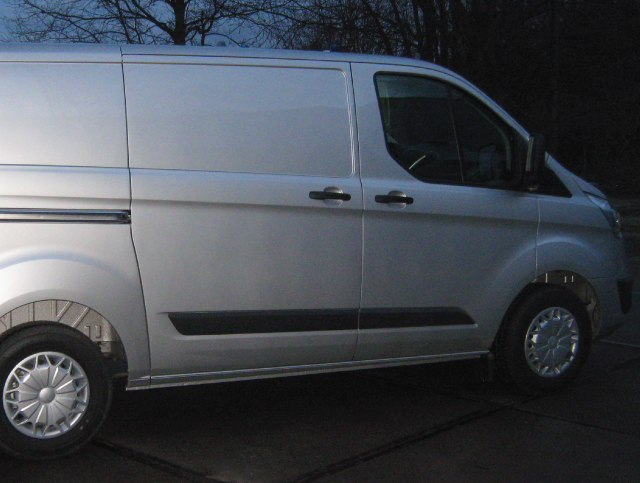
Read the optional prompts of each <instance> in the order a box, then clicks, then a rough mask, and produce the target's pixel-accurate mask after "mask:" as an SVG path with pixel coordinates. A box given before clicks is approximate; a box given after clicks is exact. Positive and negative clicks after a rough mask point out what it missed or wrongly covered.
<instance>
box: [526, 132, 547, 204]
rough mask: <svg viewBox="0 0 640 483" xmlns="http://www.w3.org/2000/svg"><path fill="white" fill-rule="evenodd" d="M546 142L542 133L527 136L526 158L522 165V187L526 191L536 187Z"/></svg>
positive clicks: (543, 159) (544, 154)
mask: <svg viewBox="0 0 640 483" xmlns="http://www.w3.org/2000/svg"><path fill="white" fill-rule="evenodd" d="M546 155H547V151H546V143H545V139H544V136H543V135H542V134H532V135H531V136H529V146H528V148H527V159H526V161H525V166H524V178H523V179H524V187H525V189H527V190H528V191H535V190H537V189H538V184H539V183H540V173H541V172H542V167H543V166H544V162H545V159H546Z"/></svg>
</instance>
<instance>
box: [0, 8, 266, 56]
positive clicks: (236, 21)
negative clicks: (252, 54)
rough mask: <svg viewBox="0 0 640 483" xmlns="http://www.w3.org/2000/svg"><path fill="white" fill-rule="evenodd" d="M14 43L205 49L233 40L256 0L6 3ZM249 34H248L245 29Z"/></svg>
mask: <svg viewBox="0 0 640 483" xmlns="http://www.w3.org/2000/svg"><path fill="white" fill-rule="evenodd" d="M9 3H10V5H11V6H12V8H13V11H14V15H13V17H11V18H8V19H5V20H6V24H7V28H8V30H9V32H10V34H11V35H12V36H13V37H14V38H15V39H18V40H20V41H25V42H41V41H58V42H116V43H139V44H176V45H185V44H195V45H207V44H208V43H209V42H210V41H211V38H212V37H213V36H217V37H218V38H217V41H218V42H219V41H220V36H222V37H226V38H227V39H228V40H230V41H232V42H233V41H235V40H236V39H237V38H238V36H237V32H238V30H239V29H241V28H242V26H241V24H242V21H245V20H247V19H248V18H250V17H251V16H252V15H254V14H255V13H256V12H258V11H259V10H260V9H261V8H262V5H261V0H247V1H240V2H238V1H235V0H9ZM247 32H249V31H247Z"/></svg>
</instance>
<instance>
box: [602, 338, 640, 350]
mask: <svg viewBox="0 0 640 483" xmlns="http://www.w3.org/2000/svg"><path fill="white" fill-rule="evenodd" d="M598 342H604V343H605V344H610V345H619V346H622V347H633V348H634V349H640V345H638V344H629V343H627V342H618V341H615V340H607V339H600V340H599V341H598Z"/></svg>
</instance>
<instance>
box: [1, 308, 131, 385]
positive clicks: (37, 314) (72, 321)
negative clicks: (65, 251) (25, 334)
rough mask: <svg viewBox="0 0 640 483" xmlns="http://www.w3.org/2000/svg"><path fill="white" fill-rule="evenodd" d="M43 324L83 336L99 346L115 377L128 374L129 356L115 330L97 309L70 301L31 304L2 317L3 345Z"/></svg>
mask: <svg viewBox="0 0 640 483" xmlns="http://www.w3.org/2000/svg"><path fill="white" fill-rule="evenodd" d="M42 324H59V325H61V326H65V327H69V328H70V329H72V330H74V331H76V332H78V333H80V334H83V335H84V336H85V337H86V338H87V339H88V340H90V341H91V342H93V343H94V344H95V345H97V346H98V348H99V350H100V352H101V353H102V355H103V357H104V358H105V360H107V361H108V364H109V368H110V371H111V372H112V373H113V374H114V375H116V374H122V373H126V369H127V356H126V352H125V349H124V344H123V343H122V340H121V339H120V336H119V334H118V331H117V330H116V328H115V327H114V326H113V325H112V324H111V323H110V322H109V321H108V320H107V319H106V318H105V317H103V316H102V315H101V314H100V313H98V312H97V311H96V310H94V309H92V308H90V307H88V306H86V305H83V304H81V303H78V302H73V301H70V300H57V299H50V300H39V301H36V302H30V303H27V304H24V305H21V306H20V307H17V308H15V309H13V310H11V311H9V312H7V313H5V314H4V315H2V316H0V343H1V342H2V341H3V340H4V339H5V338H7V337H11V336H12V334H14V333H16V332H18V331H20V330H24V329H25V328H27V327H31V326H34V325H42Z"/></svg>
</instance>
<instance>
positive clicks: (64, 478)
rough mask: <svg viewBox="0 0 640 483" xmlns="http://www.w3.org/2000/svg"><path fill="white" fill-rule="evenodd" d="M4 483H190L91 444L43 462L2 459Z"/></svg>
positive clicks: (0, 468) (1, 473)
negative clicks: (79, 450) (66, 455)
mask: <svg viewBox="0 0 640 483" xmlns="http://www.w3.org/2000/svg"><path fill="white" fill-rule="evenodd" d="M0 481H1V482H2V483H73V482H78V483H80V482H81V483H123V482H135V483H187V482H189V481H190V480H188V479H183V478H180V477H179V476H176V475H175V473H174V474H171V473H169V472H167V471H162V470H158V469H156V468H154V467H152V466H150V465H147V464H144V463H140V462H138V461H135V460H133V459H131V458H129V457H126V456H123V455H119V454H117V453H114V452H112V451H109V450H106V449H103V448H100V447H98V446H96V445H89V446H88V447H87V448H86V449H84V450H83V451H82V452H81V453H79V454H77V455H74V456H70V457H67V458H60V459H57V460H51V461H42V462H24V461H20V460H15V459H13V458H7V457H4V456H0Z"/></svg>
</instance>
